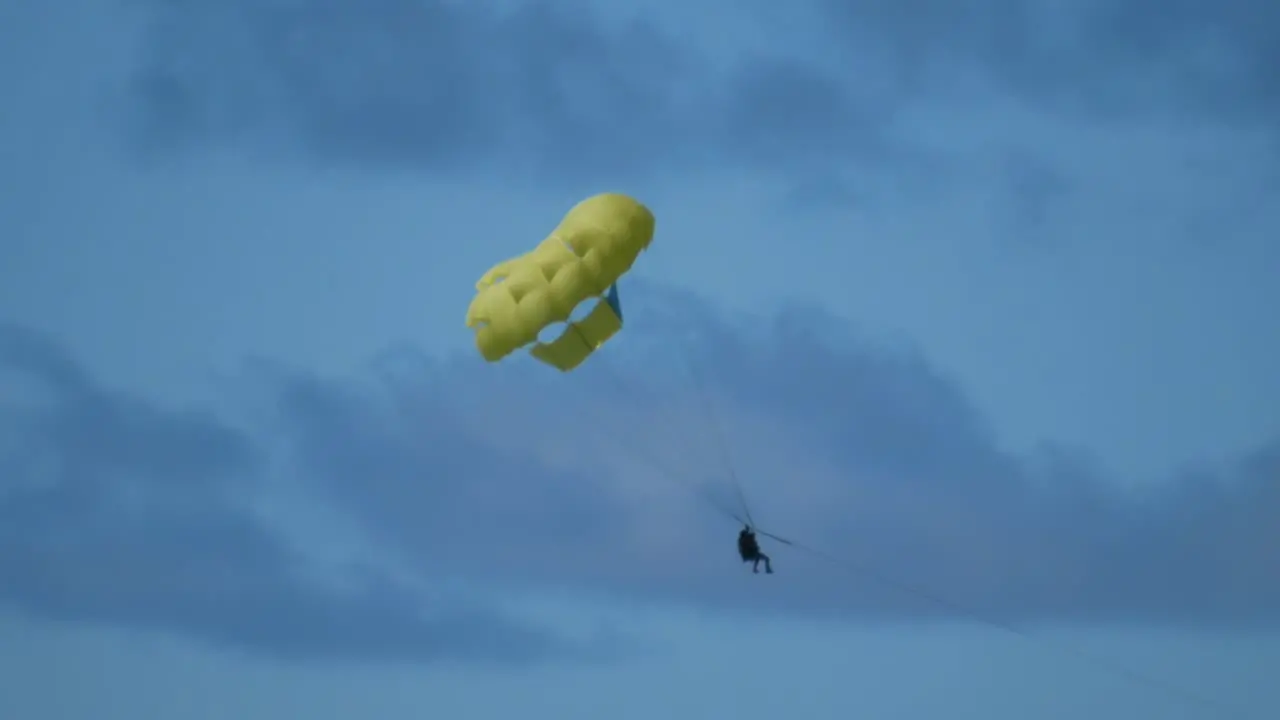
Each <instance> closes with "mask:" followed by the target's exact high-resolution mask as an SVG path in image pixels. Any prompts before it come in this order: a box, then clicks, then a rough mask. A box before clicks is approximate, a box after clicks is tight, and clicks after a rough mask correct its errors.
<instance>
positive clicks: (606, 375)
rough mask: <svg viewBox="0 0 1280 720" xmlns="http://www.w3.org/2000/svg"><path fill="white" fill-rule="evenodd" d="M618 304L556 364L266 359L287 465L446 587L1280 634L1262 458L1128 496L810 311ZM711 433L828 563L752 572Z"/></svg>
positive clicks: (929, 373)
mask: <svg viewBox="0 0 1280 720" xmlns="http://www.w3.org/2000/svg"><path fill="white" fill-rule="evenodd" d="M628 294H629V296H630V297H629V301H630V304H629V305H628V308H627V310H628V322H629V323H630V328H629V329H628V331H627V332H628V334H627V338H626V339H625V340H622V341H620V342H619V343H617V344H616V345H614V346H613V349H612V350H611V351H610V353H611V354H605V355H603V356H602V357H601V358H597V359H596V360H593V363H592V364H590V365H587V366H584V367H583V368H582V369H580V370H579V371H577V372H575V373H572V374H570V375H568V376H560V375H557V374H554V373H547V372H546V371H545V369H543V368H541V367H533V366H530V365H529V364H528V363H524V362H522V361H520V360H519V359H515V360H513V361H512V362H508V363H504V364H500V365H496V366H481V365H480V364H479V363H476V362H471V361H470V360H469V359H467V360H455V361H444V360H432V359H430V358H426V357H418V358H417V359H416V360H415V361H414V362H407V357H406V356H398V357H397V358H396V359H395V361H394V362H391V361H390V360H388V361H386V362H384V363H382V364H379V365H378V366H377V368H378V369H377V370H376V371H375V372H374V373H373V376H372V377H370V378H366V379H364V380H361V381H355V380H351V381H337V380H324V379H321V378H315V377H309V376H306V375H304V374H295V373H290V372H287V371H283V370H280V369H277V370H275V371H274V372H273V373H272V377H273V382H272V383H269V386H272V387H274V388H275V390H274V391H273V397H274V398H276V399H277V403H278V405H277V406H278V408H279V411H280V417H279V420H280V421H281V423H282V425H283V426H284V427H289V428H291V429H292V430H291V433H290V436H289V438H288V440H287V443H286V445H287V448H288V453H289V455H290V457H292V458H294V460H295V462H297V463H298V467H299V468H300V470H301V471H302V472H303V473H304V474H305V475H306V476H307V477H308V478H310V479H311V480H312V481H313V482H315V483H316V488H317V489H318V490H319V491H320V492H322V493H324V494H325V495H326V496H327V497H328V498H329V500H330V502H332V503H333V504H334V505H335V506H337V507H342V508H346V509H348V510H350V511H351V512H353V513H355V514H356V515H357V516H358V517H360V518H362V519H363V521H364V523H365V524H366V525H367V526H368V527H369V528H371V529H372V530H373V531H374V532H376V533H377V534H378V537H379V539H380V540H381V541H382V542H385V543H387V544H388V546H389V547H395V548H397V549H398V550H399V551H401V552H405V553H407V554H408V555H409V556H410V557H413V558H416V562H419V563H421V565H422V567H423V568H426V569H429V571H430V572H433V573H438V574H440V575H450V576H465V577H471V578H484V579H486V580H488V581H493V582H501V583H508V584H513V585H521V586H529V587H540V588H547V587H555V588H566V587H569V588H577V589H578V590H579V591H583V592H593V593H598V592H605V593H609V594H613V595H618V596H625V597H636V598H649V599H651V600H657V599H662V600H667V601H677V602H685V603H700V604H704V605H706V606H709V607H721V608H739V609H756V610H764V609H771V610H774V611H783V612H805V613H813V612H830V613H839V614H842V615H844V616H846V617H854V618H863V619H891V618H898V619H906V618H922V617H934V618H955V617H956V614H955V610H954V608H947V607H938V606H936V605H931V604H930V603H929V602H927V601H924V600H923V599H922V598H921V597H918V596H913V595H912V594H903V593H901V592H897V591H894V590H891V589H890V588H886V587H877V585H876V583H875V582H874V577H875V576H877V575H878V576H881V577H882V578H890V579H892V580H894V581H895V582H897V583H902V584H906V585H910V586H914V587H919V588H924V589H927V590H929V591H930V592H932V593H933V594H936V595H938V596H941V597H943V598H947V599H949V600H950V601H951V603H953V604H954V605H956V606H958V607H961V608H968V609H970V610H972V611H973V612H976V613H978V614H981V615H982V616H984V617H989V618H1000V619H1002V620H1005V621H1059V622H1089V623H1099V622H1103V623H1112V622H1125V623H1157V624H1165V623H1176V624H1192V625H1217V626H1234V625H1250V626H1252V625H1263V624H1266V625H1269V624H1274V623H1275V622H1276V621H1277V620H1280V581H1278V580H1277V579H1276V575H1275V573H1274V571H1273V569H1274V568H1273V566H1274V558H1273V552H1272V551H1273V548H1274V547H1276V543H1277V541H1280V534H1278V531H1277V530H1276V528H1275V525H1274V523H1273V522H1272V521H1271V518H1273V517H1274V515H1275V512H1276V510H1277V503H1280V488H1278V487H1277V485H1276V484H1275V478H1276V477H1280V474H1278V472H1277V471H1278V470H1280V465H1278V464H1277V463H1280V451H1278V450H1277V449H1275V448H1266V449H1262V450H1260V451H1259V452H1258V453H1256V454H1254V455H1252V456H1250V457H1248V458H1244V459H1242V460H1241V461H1240V462H1238V463H1237V464H1236V465H1234V466H1230V467H1223V468H1219V469H1213V470H1202V471H1196V472H1194V473H1193V472H1190V471H1188V472H1187V473H1185V474H1183V475H1180V476H1178V477H1173V478H1170V479H1169V480H1168V481H1167V482H1165V483H1163V484H1160V485H1158V486H1153V487H1150V488H1147V489H1144V490H1140V491H1139V490H1132V489H1125V488H1127V487H1129V484H1125V483H1120V482H1117V481H1116V479H1115V478H1111V477H1108V476H1107V474H1106V473H1105V472H1104V471H1103V470H1101V469H1099V467H1098V466H1097V464H1096V463H1094V462H1093V461H1092V460H1091V459H1090V457H1089V456H1088V454H1087V453H1084V452H1081V451H1076V450H1070V449H1063V448H1056V447H1052V446H1046V447H1045V448H1044V449H1043V450H1041V451H1040V452H1037V453H1036V454H1034V455H1032V456H1027V457H1023V456H1016V455H1012V454H1010V453H1008V452H1006V451H1003V450H1001V449H999V447H998V444H997V438H996V437H995V436H994V434H993V432H992V431H991V430H990V429H989V428H988V427H987V426H986V425H985V424H984V421H983V418H982V416H981V413H979V412H978V411H977V410H976V409H975V408H974V406H973V405H972V403H971V402H970V401H969V400H968V399H967V398H966V397H965V395H964V393H963V392H962V391H961V390H960V389H959V388H958V387H957V385H956V384H955V383H954V382H953V381H951V380H950V379H948V378H947V377H946V376H945V375H944V374H942V373H940V372H939V371H938V370H937V369H936V368H935V367H933V366H932V365H931V364H930V363H929V362H928V361H927V359H925V358H923V357H921V356H920V355H919V354H918V353H916V352H914V351H912V350H910V349H902V348H892V347H887V346H885V345H882V344H878V343H876V342H872V341H869V340H866V339H861V338H859V336H858V334H857V333H856V332H855V331H854V329H852V328H849V327H848V326H847V325H846V324H845V323H844V322H842V321H841V320H839V319H836V318H833V317H830V316H828V315H826V314H824V313H822V312H821V311H818V310H815V309H812V308H797V309H793V310H790V311H786V312H783V313H780V314H778V315H777V316H775V317H773V318H769V319H757V320H754V321H743V322H741V323H740V322H737V321H734V322H730V321H729V320H726V319H725V318H723V317H721V316H720V315H719V314H718V313H717V312H715V311H714V309H713V308H710V307H708V306H706V305H703V304H700V303H699V302H698V301H696V300H695V299H691V298H689V297H687V296H677V295H674V294H669V293H666V292H664V291H660V290H658V289H654V288H645V287H640V288H636V287H630V288H629V293H628ZM625 302H628V299H627V298H624V303H625ZM677 332H683V333H685V334H686V335H687V337H689V338H696V339H694V340H690V341H689V342H690V353H691V355H692V357H693V358H694V363H695V367H698V368H702V372H700V373H699V374H700V375H702V377H703V382H705V383H706V389H707V391H708V393H709V397H710V398H711V400H712V403H713V406H714V407H715V408H716V412H715V413H714V414H712V415H710V416H708V415H707V414H706V413H705V412H704V410H703V406H702V401H701V399H700V397H701V396H700V395H699V393H698V392H697V388H698V385H696V384H693V383H691V382H690V380H689V379H688V377H687V375H686V376H684V378H683V379H682V375H681V371H680V370H679V366H678V364H677V362H676V359H675V358H673V357H672V352H674V351H673V350H672V348H673V347H674V346H675V343H676V338H675V336H674V333H677ZM608 358H612V359H608ZM1098 412H1100V413H1102V412H1106V408H1099V409H1098ZM720 423H723V430H724V431H725V433H726V434H727V436H728V437H729V438H730V448H731V452H732V456H733V461H734V466H735V467H736V472H737V473H738V474H740V475H741V477H742V481H743V484H744V486H745V487H746V489H747V494H748V496H749V498H750V500H751V503H752V509H753V512H754V513H755V514H756V517H757V520H758V521H759V522H761V523H762V525H764V526H766V527H767V528H768V529H771V530H774V531H775V532H778V533H779V534H782V535H794V536H795V537H794V539H795V540H798V541H800V542H802V543H804V545H805V546H806V547H808V548H812V549H815V550H818V551H821V552H823V553H827V554H830V555H831V556H832V558H831V561H826V560H823V561H818V560H816V559H815V558H814V557H812V556H811V555H810V554H809V553H808V551H807V550H804V549H801V550H800V551H798V552H796V551H792V550H790V549H788V548H785V547H781V546H776V544H775V549H776V555H775V557H776V559H777V562H778V566H779V572H780V574H779V575H778V576H776V577H775V578H770V579H769V580H767V581H765V583H766V584H761V583H759V582H751V581H753V580H756V579H755V578H752V577H751V576H750V574H747V575H745V576H744V575H742V574H741V573H742V570H741V568H740V567H739V566H738V564H737V562H736V559H735V557H734V553H733V547H732V545H731V543H732V540H733V538H732V535H733V534H734V530H735V528H734V526H733V524H732V523H733V521H732V520H731V519H730V518H728V517H727V513H726V512H722V510H721V508H725V509H727V510H730V511H731V510H732V509H733V507H734V503H735V502H736V500H735V496H734V493H733V491H732V489H731V487H729V486H728V485H727V483H726V482H725V481H724V479H723V478H725V477H726V476H727V472H726V468H725V466H724V465H723V464H722V461H721V460H720V455H719V451H718V440H717V436H718V432H717V426H718V425H719V424H720ZM716 478H720V479H719V480H717V479H716ZM704 501H705V502H704ZM718 513H719V514H718ZM848 570H858V571H859V572H863V571H869V572H870V573H871V575H865V574H859V572H855V573H854V574H853V575H852V576H850V575H849V574H848V573H847V572H846V571H848Z"/></svg>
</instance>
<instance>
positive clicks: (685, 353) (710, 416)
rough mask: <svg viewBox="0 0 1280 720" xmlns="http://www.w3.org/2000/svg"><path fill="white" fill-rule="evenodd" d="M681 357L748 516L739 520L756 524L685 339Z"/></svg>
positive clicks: (752, 524)
mask: <svg viewBox="0 0 1280 720" xmlns="http://www.w3.org/2000/svg"><path fill="white" fill-rule="evenodd" d="M679 344H680V349H681V351H682V352H681V353H680V355H681V357H683V358H684V363H685V366H686V367H687V368H688V370H689V375H690V376H691V377H692V378H693V385H694V387H695V388H696V389H697V391H698V396H699V398H700V399H701V401H702V408H703V410H704V412H706V415H707V423H708V424H709V425H711V429H712V432H714V433H715V436H716V445H717V447H718V448H719V450H720V459H721V461H722V462H723V463H724V467H725V472H727V473H728V475H729V482H730V483H731V484H732V485H733V489H734V492H735V493H736V494H737V496H738V504H739V505H741V506H742V513H743V515H745V516H746V519H745V521H744V520H743V519H741V518H739V520H738V521H739V522H741V523H742V524H744V525H747V526H748V527H752V528H754V527H755V526H756V521H755V518H753V517H751V506H750V505H748V504H747V494H746V492H745V491H743V489H742V483H741V481H739V479H738V471H737V469H736V468H735V467H734V464H733V454H732V453H731V452H730V451H729V440H728V437H727V435H726V434H725V432H724V428H723V427H722V426H721V424H720V422H719V418H718V416H717V415H716V409H715V403H714V402H713V401H712V398H711V394H710V393H709V392H708V391H707V389H706V387H705V386H704V384H703V383H702V378H701V375H700V374H699V373H698V370H697V367H696V366H695V364H694V362H693V358H692V357H690V353H689V349H688V347H686V346H685V344H684V342H683V339H682V340H681V341H680V343H679Z"/></svg>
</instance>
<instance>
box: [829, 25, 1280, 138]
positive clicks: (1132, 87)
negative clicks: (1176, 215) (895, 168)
mask: <svg viewBox="0 0 1280 720" xmlns="http://www.w3.org/2000/svg"><path fill="white" fill-rule="evenodd" d="M821 4H822V5H823V6H824V7H825V8H826V10H827V12H826V15H825V17H826V20H827V22H826V23H825V24H824V27H826V28H828V29H830V30H831V31H832V32H833V33H834V37H835V38H836V40H837V41H838V42H841V43H843V44H844V45H845V46H846V47H849V48H856V51H854V53H855V54H859V55H860V56H864V55H865V54H867V53H877V54H879V56H880V58H881V66H882V67H886V68H890V69H892V71H893V72H895V73H897V75H898V77H899V81H900V82H901V83H902V84H903V85H904V86H906V87H914V88H916V89H920V88H923V87H927V86H930V85H934V84H952V83H955V82H956V81H957V80H958V79H961V78H962V77H963V76H964V75H965V74H966V73H972V72H975V71H976V72H979V73H981V74H982V75H983V76H984V77H985V78H986V79H987V80H990V81H992V82H994V83H995V85H996V86H997V87H999V88H1000V89H1002V90H1005V91H1008V92H1012V93H1014V94H1016V95H1018V96H1019V97H1022V98H1023V99H1025V100H1027V101H1030V102H1033V103H1035V104H1037V105H1038V106H1040V107H1044V108H1046V109H1051V110H1056V111H1073V112H1080V113H1087V114H1089V115H1091V116H1095V117H1097V116H1102V117H1112V118H1115V117H1125V116H1129V117H1132V116H1135V115H1136V116H1146V117H1151V116H1158V117H1160V118H1163V119H1177V120H1185V119H1189V118H1198V119H1201V120H1218V121H1222V120H1226V121H1231V122H1248V123H1254V124H1258V123H1261V124H1263V125H1265V126H1266V127H1271V128H1272V129H1274V127H1273V125H1272V124H1271V121H1270V118H1271V117H1272V116H1273V114H1274V111H1275V109H1276V102H1277V98H1280V92H1277V90H1278V89H1280V88H1278V87H1277V82H1278V81H1277V79H1276V77H1277V76H1276V73H1275V71H1274V68H1275V67H1276V65H1277V63H1280V39H1278V38H1280V33H1277V30H1280V12H1277V10H1276V7H1275V5H1274V4H1273V3H1269V2H1266V1H1265V0H1227V1H1226V2H1218V3H1201V2H1161V1H1160V0H1120V1H1119V2H1114V1H1110V0H1108V1H1106V2H1102V1H1096V0H1095V1H1086V2H1072V3H1050V2H1045V1H1044V0H1030V1H1029V0H985V2H974V3H965V4H963V5H961V4H957V3H952V2H947V1H946V0H906V1H905V2H897V1H892V0H870V1H868V2H848V1H847V0H822V3H821ZM934 86H936V85H934Z"/></svg>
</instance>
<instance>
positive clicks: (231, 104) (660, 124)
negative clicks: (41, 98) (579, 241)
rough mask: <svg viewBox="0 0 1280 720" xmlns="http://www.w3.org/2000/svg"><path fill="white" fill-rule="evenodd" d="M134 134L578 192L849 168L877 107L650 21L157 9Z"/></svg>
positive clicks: (345, 3)
mask: <svg viewBox="0 0 1280 720" xmlns="http://www.w3.org/2000/svg"><path fill="white" fill-rule="evenodd" d="M151 8H152V11H153V13H152V23H151V24H150V25H149V29H148V32H147V34H146V42H145V44H144V49H143V54H142V58H141V63H140V67H139V70H138V73H137V75H136V77H135V81H134V83H133V85H132V87H133V93H132V97H131V107H132V117H133V120H134V121H135V122H134V124H133V130H134V133H135V134H134V138H135V140H136V141H137V142H138V143H139V144H140V145H139V146H140V147H146V148H149V149H151V150H157V149H158V150H166V149H167V150H172V149H176V148H186V147H192V146H194V145H201V146H203V145H205V144H208V143H212V144H213V145H218V146H225V145H230V146H234V147H237V148H240V149H249V150H251V151H255V152H259V153H268V154H271V153H274V154H281V153H283V154H285V155H288V156H291V157H304V158H307V159H311V160H317V159H318V160H320V161H323V162H327V161H340V162H355V163H373V164H380V165H392V166H402V167H410V168H414V169H419V170H428V171H435V172H445V171H447V172H453V173H456V172H462V171H466V170H472V169H474V168H476V167H477V166H483V167H484V168H486V169H490V168H492V167H494V163H500V167H501V168H502V169H503V171H504V172H505V173H507V174H508V175H509V176H516V175H519V174H520V173H522V172H532V173H536V174H537V176H538V177H545V176H547V175H552V176H555V177H559V178H563V177H565V176H573V177H581V176H584V175H586V176H590V175H591V174H593V173H601V172H603V173H608V174H610V175H617V174H623V173H630V174H638V173H646V172H656V173H658V174H659V175H663V174H665V173H663V172H662V171H661V170H660V168H663V167H667V168H676V167H678V168H680V169H681V171H682V172H683V171H685V170H687V169H688V168H689V167H690V166H691V165H706V164H709V163H725V162H728V163H729V164H731V165H733V166H739V165H741V164H743V163H746V164H749V165H751V166H753V167H764V168H770V169H783V170H796V169H806V170H807V169H809V168H812V167H814V166H821V167H837V168H838V167H839V166H840V164H842V163H846V162H848V161H849V160H851V159H853V158H864V159H866V158H870V157H873V156H882V155H883V154H884V153H885V152H886V151H888V150H889V149H890V147H891V143H889V141H888V138H887V136H886V135H885V134H884V132H883V121H884V120H885V119H886V118H885V116H884V113H885V112H886V111H885V110H883V109H878V108H877V107H876V106H875V105H874V104H869V103H863V102H858V101H857V99H856V98H855V96H853V95H851V94H850V93H849V92H848V88H846V87H844V86H842V85H841V84H840V83H839V82H837V81H836V79H835V78H833V77H832V76H830V75H828V74H827V73H824V72H823V71H821V70H820V69H818V68H815V67H812V66H811V65H808V64H805V63H803V62H799V61H797V60H795V59H792V58H788V57H772V56H765V55H760V54H753V55H750V56H748V57H747V58H746V59H744V60H742V61H741V62H739V63H738V64H736V65H731V66H730V67H728V68H726V69H720V68H718V67H717V66H716V65H715V64H714V63H713V62H711V60H710V59H709V58H707V57H705V56H702V55H700V54H699V53H698V52H695V51H694V50H693V49H692V48H690V47H687V46H685V45H684V44H682V43H681V42H679V41H677V40H676V39H674V38H673V37H671V36H669V35H668V34H666V33H664V32H663V31H661V30H660V29H659V28H657V27H656V26H655V25H653V24H650V23H646V22H643V21H641V20H635V21H630V22H627V23H621V24H614V25H609V24H607V23H604V22H601V21H599V20H598V19H597V18H595V17H593V14H592V13H590V12H588V11H587V10H585V9H583V8H581V7H562V6H560V5H556V4H552V3H544V2H533V3H521V4H519V5H518V6H517V7H515V8H514V9H510V10H502V9H499V8H498V7H496V6H495V5H492V4H486V3H450V2H441V1H439V0H423V1H419V0H308V1H305V2H294V3H284V2H260V1H258V0H252V1H250V0H231V1H229V2H184V3H152V5H151Z"/></svg>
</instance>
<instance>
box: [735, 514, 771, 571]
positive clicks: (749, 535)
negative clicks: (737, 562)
mask: <svg viewBox="0 0 1280 720" xmlns="http://www.w3.org/2000/svg"><path fill="white" fill-rule="evenodd" d="M738 554H739V555H741V556H742V562H750V563H751V572H753V573H758V572H760V563H761V562H762V561H763V562H764V571H765V573H766V574H769V575H772V574H773V564H772V563H771V562H769V556H768V555H765V554H764V553H762V552H760V545H759V543H757V542H756V534H755V532H754V531H752V530H751V526H750V525H748V526H746V527H744V528H742V532H740V533H738Z"/></svg>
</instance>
